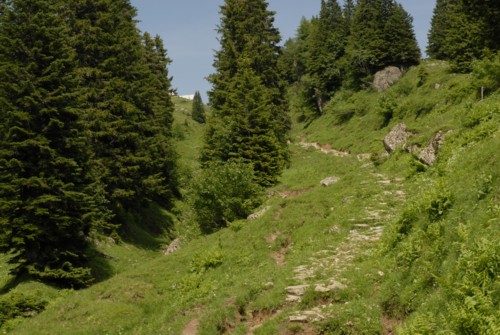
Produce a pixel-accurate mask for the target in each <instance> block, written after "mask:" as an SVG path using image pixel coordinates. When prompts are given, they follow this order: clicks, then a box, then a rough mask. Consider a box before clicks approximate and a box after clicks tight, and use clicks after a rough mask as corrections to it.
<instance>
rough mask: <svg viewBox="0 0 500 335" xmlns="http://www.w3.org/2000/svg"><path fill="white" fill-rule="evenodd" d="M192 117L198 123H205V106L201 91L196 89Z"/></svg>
mask: <svg viewBox="0 0 500 335" xmlns="http://www.w3.org/2000/svg"><path fill="white" fill-rule="evenodd" d="M191 117H192V118H193V120H195V121H196V122H198V123H205V122H206V116H205V106H204V105H203V101H202V100H201V95H200V92H198V91H196V92H195V94H194V98H193V106H192V108H191Z"/></svg>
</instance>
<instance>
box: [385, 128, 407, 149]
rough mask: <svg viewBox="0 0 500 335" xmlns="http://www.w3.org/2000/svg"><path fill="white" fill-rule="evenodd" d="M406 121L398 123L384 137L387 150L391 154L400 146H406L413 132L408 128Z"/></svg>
mask: <svg viewBox="0 0 500 335" xmlns="http://www.w3.org/2000/svg"><path fill="white" fill-rule="evenodd" d="M406 129H407V128H406V125H405V124H404V123H399V124H397V125H396V126H395V127H394V128H392V130H391V131H390V132H389V134H387V136H386V137H385V138H384V141H383V142H384V147H385V150H386V151H387V152H388V153H389V154H391V153H393V152H394V151H395V150H396V149H398V148H404V147H405V146H406V141H407V140H408V137H410V136H411V135H412V134H411V133H410V132H408V131H407V130H406Z"/></svg>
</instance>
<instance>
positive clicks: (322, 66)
mask: <svg viewBox="0 0 500 335" xmlns="http://www.w3.org/2000/svg"><path fill="white" fill-rule="evenodd" d="M345 27H346V26H345V22H344V17H343V14H342V9H341V7H340V5H339V4H338V2H337V1H336V0H326V1H325V0H322V1H321V11H320V13H319V18H318V20H317V29H314V30H312V34H311V50H310V55H311V61H310V66H309V73H310V75H311V77H312V78H313V82H314V84H315V85H316V87H314V95H315V98H316V107H317V110H318V111H319V112H320V113H321V112H322V108H323V105H324V103H325V102H326V101H327V99H328V96H329V94H330V93H332V92H333V91H335V90H336V89H338V88H339V87H340V86H341V84H342V79H343V73H342V70H341V68H340V63H339V60H340V59H341V58H342V56H343V55H344V52H345V44H346V40H347V32H346V29H345Z"/></svg>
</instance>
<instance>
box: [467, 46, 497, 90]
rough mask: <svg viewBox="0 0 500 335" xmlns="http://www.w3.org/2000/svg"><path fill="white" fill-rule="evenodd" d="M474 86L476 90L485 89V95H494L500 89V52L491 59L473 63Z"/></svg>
mask: <svg viewBox="0 0 500 335" xmlns="http://www.w3.org/2000/svg"><path fill="white" fill-rule="evenodd" d="M472 85H473V86H474V87H475V88H480V87H484V90H485V93H493V92H495V91H496V90H497V89H498V88H500V52H498V53H497V54H496V55H495V56H494V57H492V58H490V59H488V58H486V59H483V60H478V61H475V62H474V63H473V66H472ZM478 92H479V91H478Z"/></svg>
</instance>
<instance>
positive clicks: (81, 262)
mask: <svg viewBox="0 0 500 335" xmlns="http://www.w3.org/2000/svg"><path fill="white" fill-rule="evenodd" d="M56 5H57V2H56V1H51V0H12V1H9V6H8V8H6V9H5V11H4V13H3V14H2V15H1V16H0V21H1V24H0V41H1V43H0V77H1V78H2V81H1V82H0V97H1V98H0V119H1V124H2V126H1V129H0V130H1V133H0V251H1V252H5V253H10V255H11V257H10V261H9V262H10V263H12V264H14V265H15V266H14V268H13V270H12V272H13V273H14V274H16V275H22V274H25V273H28V274H30V275H32V276H35V277H38V278H41V279H43V280H46V281H51V282H56V283H59V284H63V285H67V286H73V287H81V286H86V285H88V284H89V283H90V282H91V280H92V276H91V272H90V269H89V268H87V267H86V261H87V260H86V257H85V251H86V248H87V240H86V236H88V234H89V230H90V227H91V219H92V217H93V214H92V213H93V211H94V210H95V208H93V205H94V203H93V201H92V200H91V199H90V196H89V194H88V191H89V187H90V186H91V184H92V179H90V178H89V176H88V171H89V158H90V157H89V152H88V151H87V144H86V141H85V138H84V133H83V128H82V126H81V123H80V116H81V112H82V111H81V110H80V109H79V108H78V103H77V97H78V95H79V92H78V81H77V79H76V78H77V76H76V75H75V68H76V55H75V53H74V51H73V50H72V48H71V47H70V45H71V43H70V37H69V36H70V31H69V29H68V27H67V26H66V24H65V21H64V20H63V19H62V18H61V16H60V15H59V14H60V13H59V9H60V8H59V7H58V6H56Z"/></svg>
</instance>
